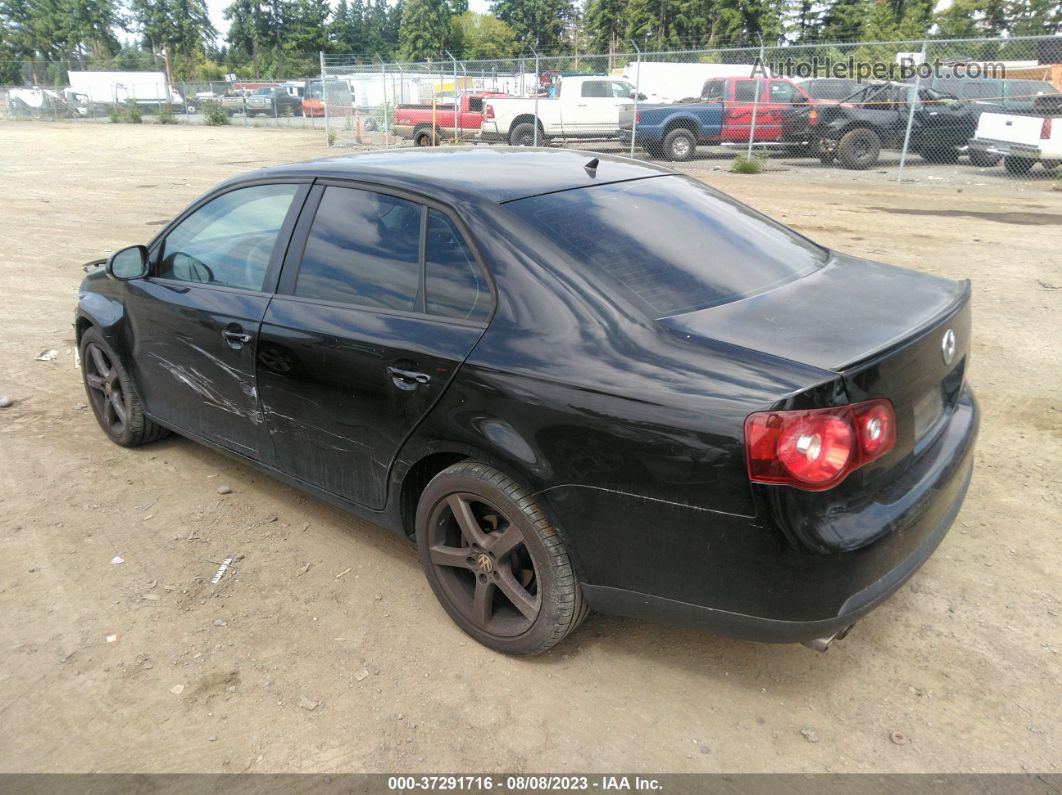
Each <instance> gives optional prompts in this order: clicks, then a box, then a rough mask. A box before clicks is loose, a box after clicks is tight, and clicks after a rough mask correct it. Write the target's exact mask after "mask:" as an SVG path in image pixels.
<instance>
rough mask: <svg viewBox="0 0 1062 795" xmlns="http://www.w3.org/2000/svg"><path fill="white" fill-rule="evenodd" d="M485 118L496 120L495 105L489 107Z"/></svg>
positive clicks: (484, 115) (484, 113) (484, 114)
mask: <svg viewBox="0 0 1062 795" xmlns="http://www.w3.org/2000/svg"><path fill="white" fill-rule="evenodd" d="M483 118H484V119H493V118H494V106H493V105H487V109H486V110H485V111H483Z"/></svg>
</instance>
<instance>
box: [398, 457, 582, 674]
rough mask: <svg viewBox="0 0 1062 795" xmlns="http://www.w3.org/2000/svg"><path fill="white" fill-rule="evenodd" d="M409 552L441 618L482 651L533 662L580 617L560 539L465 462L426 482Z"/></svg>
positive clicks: (514, 492)
mask: <svg viewBox="0 0 1062 795" xmlns="http://www.w3.org/2000/svg"><path fill="white" fill-rule="evenodd" d="M417 546H418V550H419V554H420V560H421V565H422V567H423V568H424V572H425V575H426V577H427V579H428V582H429V584H430V585H431V588H432V590H433V591H434V592H435V595H436V597H437V598H438V599H439V602H440V603H441V604H442V606H443V608H444V609H445V610H446V612H447V613H448V614H449V615H450V617H451V618H452V619H453V620H454V621H455V622H456V623H457V625H458V626H460V627H461V628H462V629H463V630H464V631H465V632H467V633H468V634H469V635H471V636H472V637H473V638H475V639H476V640H478V641H479V642H480V643H482V644H484V645H485V646H489V647H490V648H493V649H496V650H498V651H502V652H505V653H507V654H516V655H529V654H538V653H540V652H543V651H546V650H547V649H549V648H550V647H552V646H554V645H556V644H557V643H559V642H560V641H561V640H562V639H563V638H564V637H565V636H566V635H567V634H568V633H569V632H571V631H572V630H573V629H575V627H576V626H578V625H579V623H580V622H581V621H582V620H583V618H585V616H586V614H587V609H586V607H585V605H584V603H583V599H582V593H581V591H580V589H579V583H578V582H577V580H576V577H575V573H574V570H573V567H572V563H571V560H570V558H569V556H568V553H567V550H566V549H565V546H564V543H563V541H562V540H561V537H560V535H559V534H558V533H557V531H556V529H555V528H554V527H553V526H552V524H551V523H550V522H549V520H548V519H547V518H546V517H545V515H544V514H543V513H542V511H541V509H540V508H539V507H538V505H537V504H536V503H535V502H534V500H533V499H532V498H531V497H530V495H529V494H528V493H527V492H526V491H525V490H524V488H523V487H522V486H520V485H519V484H518V483H517V482H516V481H514V480H513V479H512V478H510V477H508V476H507V475H505V474H504V473H502V472H499V471H498V470H496V469H494V468H493V467H489V466H487V465H485V464H480V463H476V462H469V461H466V462H461V463H459V464H455V465H453V466H451V467H449V468H448V469H446V470H444V471H443V472H441V473H439V474H438V475H437V476H436V477H435V478H433V479H432V481H431V482H430V483H429V484H428V486H427V488H426V489H425V490H424V494H423V495H421V499H420V505H419V507H418V510H417Z"/></svg>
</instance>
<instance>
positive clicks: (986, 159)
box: [970, 149, 1003, 168]
mask: <svg viewBox="0 0 1062 795" xmlns="http://www.w3.org/2000/svg"><path fill="white" fill-rule="evenodd" d="M1002 159H1003V155H993V154H989V153H988V152H981V151H978V150H977V149H971V150H970V164H971V165H974V166H977V167H978V168H992V167H993V166H997V165H999V161H1000V160H1002Z"/></svg>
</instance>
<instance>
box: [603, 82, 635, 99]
mask: <svg viewBox="0 0 1062 795" xmlns="http://www.w3.org/2000/svg"><path fill="white" fill-rule="evenodd" d="M609 87H610V88H611V89H612V96H613V97H615V98H616V99H630V97H631V92H633V91H634V86H632V85H631V84H630V83H624V82H621V81H619V80H613V81H612V82H611V83H609Z"/></svg>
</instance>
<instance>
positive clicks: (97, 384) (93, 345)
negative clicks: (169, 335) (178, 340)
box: [80, 326, 169, 447]
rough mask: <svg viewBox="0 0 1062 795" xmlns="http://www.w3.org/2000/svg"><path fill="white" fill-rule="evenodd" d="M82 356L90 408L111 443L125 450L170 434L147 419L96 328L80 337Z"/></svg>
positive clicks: (134, 389)
mask: <svg viewBox="0 0 1062 795" xmlns="http://www.w3.org/2000/svg"><path fill="white" fill-rule="evenodd" d="M80 352H81V376H82V379H83V380H84V382H85V392H86V394H87V395H88V400H89V405H90V406H92V413H93V414H94V415H96V421H97V422H98V423H99V424H100V428H102V429H103V432H104V433H105V434H107V438H108V439H110V440H111V441H112V442H114V443H115V444H119V445H121V446H122V447H137V446H139V445H142V444H147V443H148V442H154V441H155V440H156V439H161V438H162V437H164V436H167V435H168V434H169V431H167V430H166V429H165V428H163V427H162V426H160V425H156V424H155V423H153V422H152V421H151V420H149V419H148V418H147V417H145V416H144V409H143V407H142V405H141V403H140V395H139V393H138V392H137V391H136V387H135V386H134V385H133V382H132V380H131V379H130V378H129V375H128V374H127V373H126V372H125V369H124V368H123V367H122V365H121V363H120V362H119V361H118V357H117V356H116V355H115V353H114V350H113V349H112V348H111V346H110V345H108V344H107V341H106V340H105V339H104V338H103V335H102V334H101V333H100V332H99V329H97V328H96V327H95V326H93V327H91V328H89V329H86V330H85V333H84V334H83V335H82V336H81V347H80Z"/></svg>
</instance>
